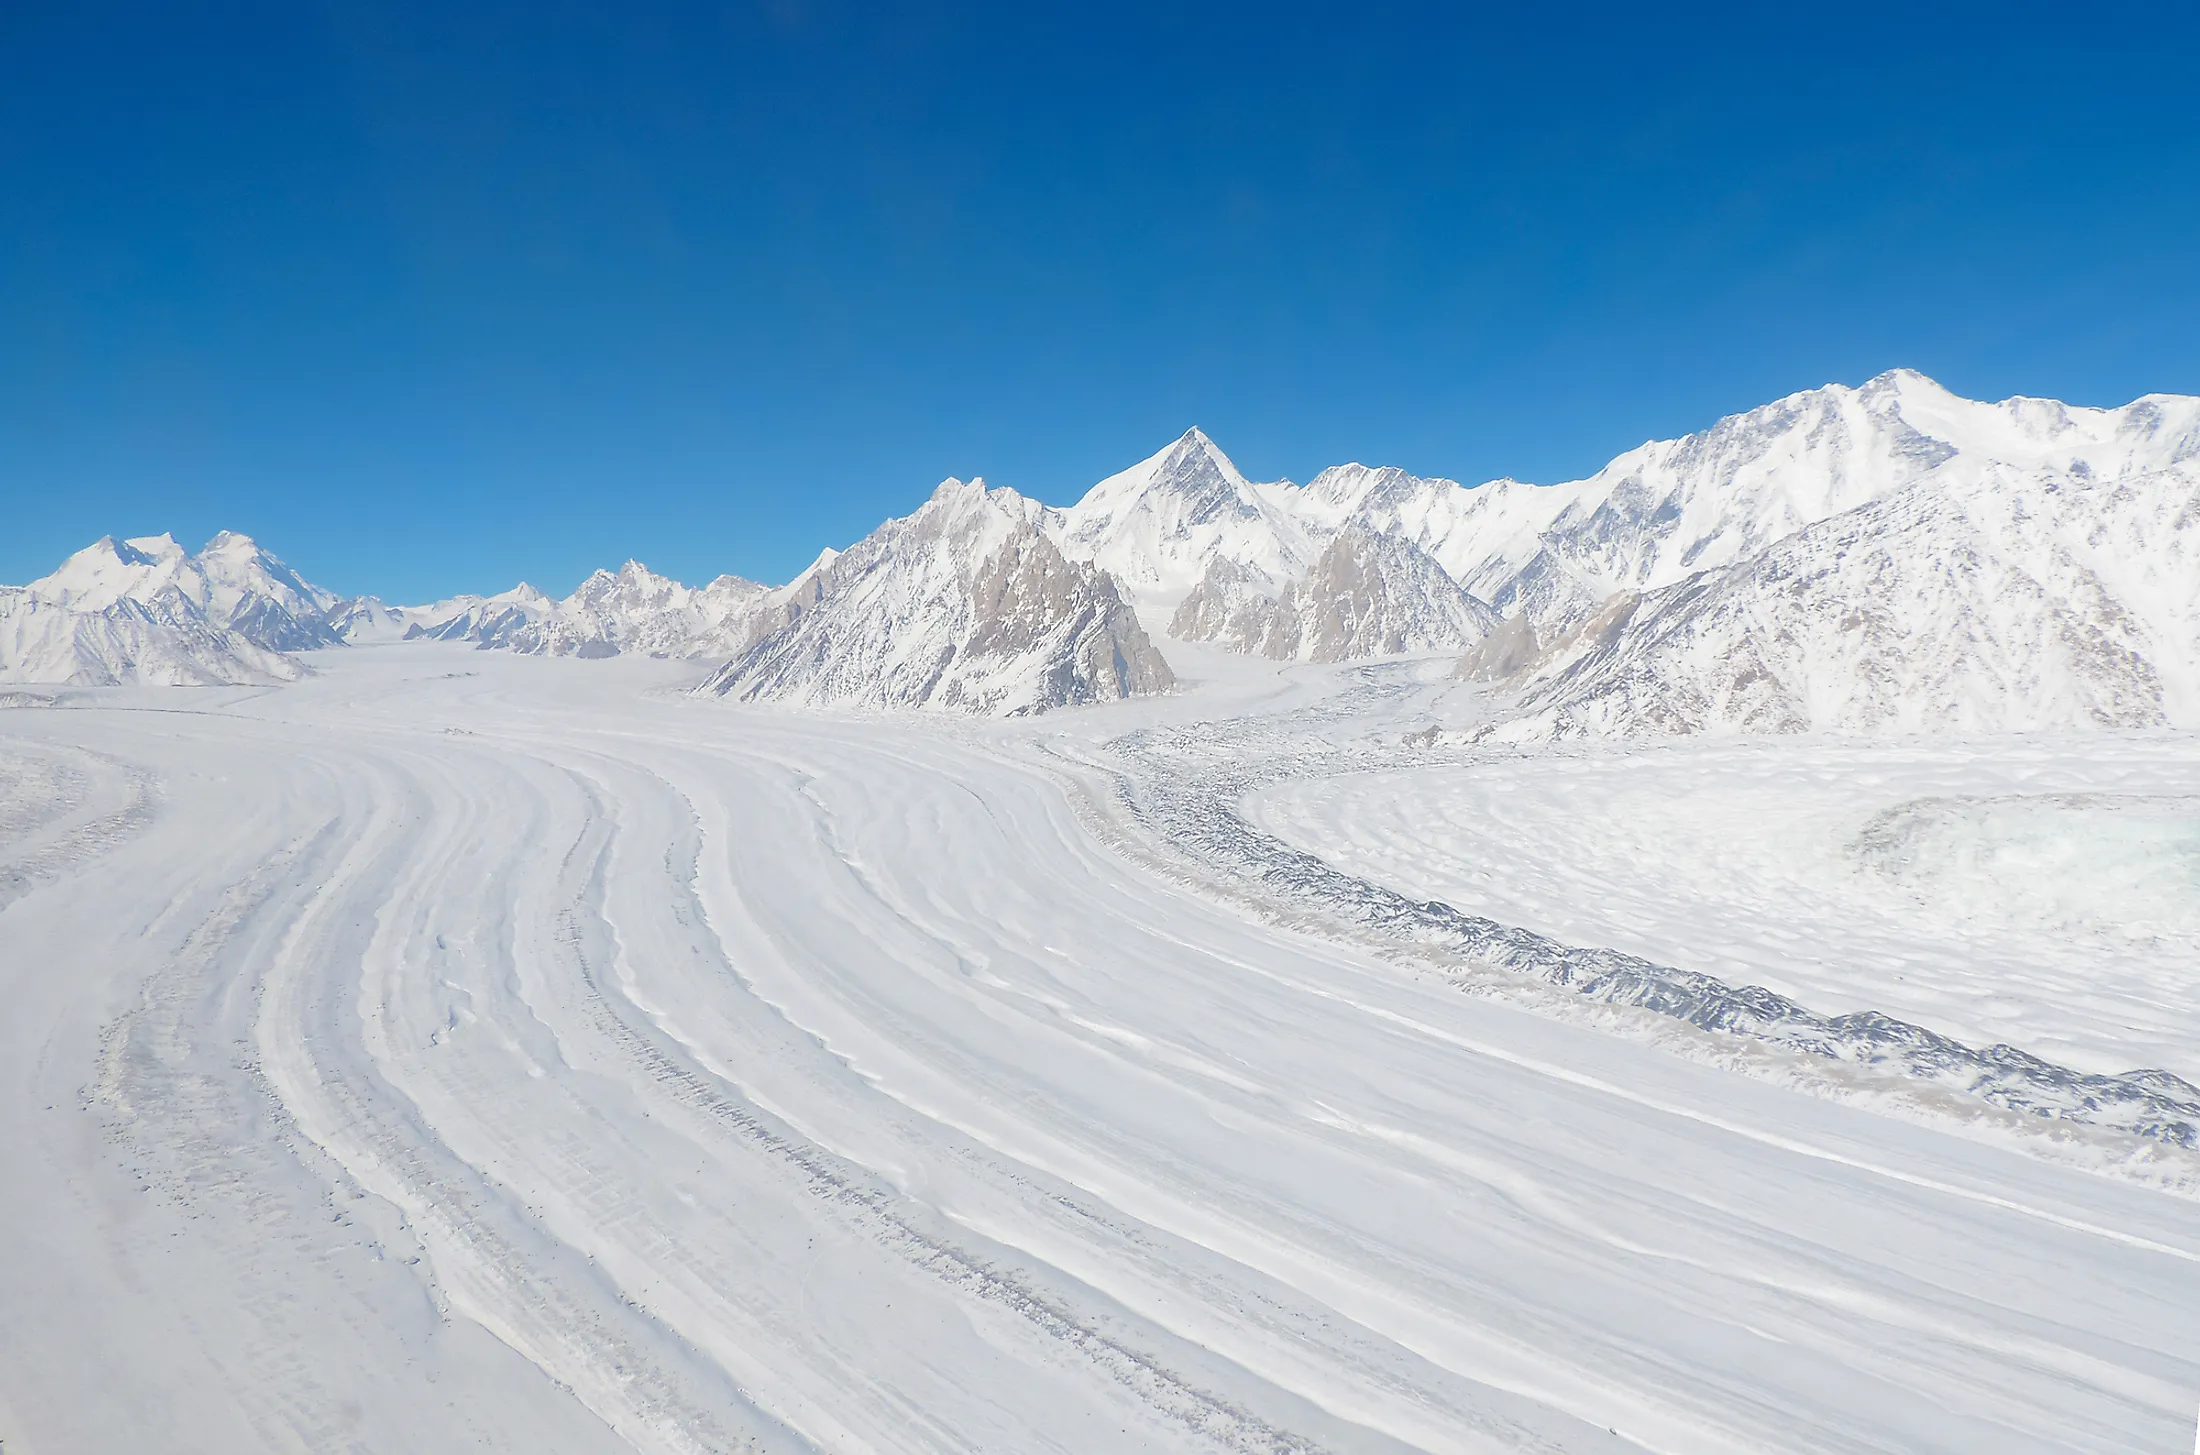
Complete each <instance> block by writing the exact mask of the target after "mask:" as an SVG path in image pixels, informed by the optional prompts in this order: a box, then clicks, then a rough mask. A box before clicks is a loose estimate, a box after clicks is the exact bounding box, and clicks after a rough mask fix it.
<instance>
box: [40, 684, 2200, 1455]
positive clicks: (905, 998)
mask: <svg viewBox="0 0 2200 1455" xmlns="http://www.w3.org/2000/svg"><path fill="white" fill-rule="evenodd" d="M667 671H669V669H661V668H656V667H653V666H651V665H650V664H646V663H644V664H630V663H595V662H589V663H572V662H533V661H513V660H508V659H501V658H493V657H485V656H477V655H475V654H472V653H460V652H457V651H445V650H444V649H441V648H433V647H431V648H426V649H421V648H408V649H403V650H399V651H390V652H377V651H361V652H358V653H355V654H350V655H348V656H347V657H346V659H345V660H344V661H343V662H341V663H331V664H329V665H328V667H327V668H326V669H325V670H323V671H321V672H320V673H318V674H317V675H316V676H314V677H313V678H310V679H309V680H307V681H306V682H304V683H302V684H299V685H298V686H296V687H294V688H290V689H286V690H285V691H284V692H282V693H277V694H271V695H266V696H258V697H253V698H250V699H246V698H243V697H241V696H240V697H237V698H232V699H219V698H217V699H213V700H211V701H210V702H209V703H206V704H202V705H201V706H200V707H198V709H197V710H194V711H191V712H162V711H150V710H144V708H145V705H146V701H147V699H144V698H128V697H119V696H118V697H117V698H114V699H111V700H110V699H95V700H94V701H93V702H92V703H91V705H88V706H87V705H84V704H79V705H76V706H73V707H70V708H67V709H55V710H51V711H37V710H24V711H13V712H11V713H10V714H9V715H8V717H7V718H6V719H5V721H4V722H0V762H5V763H7V764H9V765H15V764H25V765H32V766H27V767H24V768H22V769H20V770H16V769H13V768H12V767H11V769H10V771H11V772H12V773H13V776H12V777H10V776H7V775H4V774H0V859H7V860H8V861H9V862H15V861H17V860H20V859H22V858H23V857H24V856H25V855H27V854H33V853H39V852H42V851H41V850H39V848H38V845H39V843H43V842H47V841H49V840H50V839H51V837H52V836H54V835H65V834H66V833H68V832H70V830H69V829H68V828H67V825H66V824H65V823H64V822H63V821H64V820H65V819H69V816H70V815H72V814H73V815H76V818H75V819H74V820H70V821H72V822H75V821H83V822H90V821H93V820H99V819H102V818H109V817H112V816H113V815H114V814H115V813H118V812H121V811H122V810H123V809H124V808H126V807H127V805H129V804H130V803H132V802H134V801H135V800H134V799H133V798H132V796H131V795H132V794H133V792H135V790H134V789H133V788H131V787H130V786H129V785H130V784H133V783H136V784H150V783H151V782H153V781H154V780H156V779H157V781H158V783H159V789H158V793H157V798H153V799H148V800H147V802H148V803H149V804H151V806H150V807H148V808H147V809H146V810H145V811H144V812H143V813H142V814H140V815H139V816H138V817H137V818H134V819H132V820H131V821H130V823H129V827H128V832H127V833H122V832H120V831H115V832H109V833H106V834H105V835H104V836H103V837H99V838H98V840H97V844H96V850H97V851H96V852H89V851H87V852H75V851H72V853H71V856H70V857H68V858H66V859H65V860H64V859H62V858H59V857H49V858H47V859H44V860H42V861H41V862H42V863H46V864H47V865H49V866H50V868H51V872H50V873H48V872H45V871H41V877H39V878H38V879H37V880H36V881H35V882H30V883H28V886H27V887H26V888H24V889H23V891H22V892H21V893H19V894H17V895H16V897H15V898H13V899H12V900H11V901H9V902H8V903H6V904H5V905H4V906H0V993H4V994H5V996H6V997H7V999H6V1005H7V1007H8V1013H7V1014H6V1015H5V1016H0V1168H5V1169H6V1171H7V1172H8V1174H9V1184H10V1186H11V1188H12V1189H15V1190H16V1191H15V1193H14V1195H12V1196H11V1197H10V1198H8V1199H5V1200H0V1239H5V1240H6V1241H5V1244H4V1246H6V1247H8V1248H9V1249H10V1250H11V1256H10V1257H9V1258H7V1259H4V1260H0V1306H4V1307H6V1308H8V1309H10V1310H18V1309H31V1310H35V1311H36V1312H37V1315H38V1316H37V1318H36V1319H35V1320H25V1319H10V1320H5V1321H0V1426H4V1427H0V1439H5V1440H7V1441H9V1442H10V1448H11V1449H12V1448H15V1447H16V1446H17V1445H19V1444H20V1445H23V1446H25V1447H27V1448H30V1449H33V1450H40V1451H43V1450H48V1449H76V1450H107V1449H116V1450H120V1449H136V1448H150V1447H155V1446H157V1447H159V1448H167V1449H203V1450H209V1451H212V1450H223V1451H230V1450H257V1449H267V1450H302V1449H312V1450H320V1449H344V1448H357V1449H447V1448H460V1447H463V1448H484V1449H508V1450H530V1451H531V1450H571V1451H591V1452H593V1451H611V1450H650V1451H699V1450H707V1451H717V1450H741V1449H752V1450H831V1451H967V1450H999V1451H1030V1450H1049V1449H1051V1450H1063V1451H1110V1450H1121V1451H1134V1450H1136V1451H1145V1450H1186V1451H1213V1450H1238V1451H1264V1452H1266V1451H1307V1452H1314V1451H1339V1452H1341V1451H1378V1452H1394V1451H1407V1450H1425V1451H1545V1452H1561V1451H1564V1452H1618V1451H1643V1450H1653V1451H1666V1452H1694V1451H1735V1452H1741V1451H1762V1450H1780V1451H1811V1452H1863V1451H1883V1450H1887V1449H1995V1450H2007V1451H2017V1452H2026V1451H2041V1452H2044V1451H2049V1450H2080V1451H2102V1452H2107V1451H2126V1450H2135V1449H2152V1448H2160V1449H2177V1448H2182V1443H2183V1441H2184V1440H2185V1439H2186V1438H2187V1437H2188V1434H2189V1427H2190V1420H2191V1410H2192V1407H2193V1403H2194V1395H2195V1391H2196V1390H2200V1263H2196V1262H2195V1261H2194V1257H2193V1254H2194V1252H2195V1251H2196V1248H2195V1244H2194V1242H2193V1239H2192V1235H2191V1227H2192V1221H2191V1215H2190V1214H2191V1205H2190V1203H2189V1202H2187V1201H2185V1200H2183V1199H2181V1198H2177V1197H2173V1196H2170V1195H2168V1194H2166V1193H2163V1192H2159V1191H2155V1190H2152V1189H2149V1188H2147V1187H2144V1186H2139V1185H2135V1184H2132V1183H2129V1182H2124V1181H2118V1180H2113V1179H2108V1178H2102V1177H2096V1176H2090V1175H2086V1174H2084V1173H2082V1172H2080V1171H2077V1170H2074V1169H2072V1168H2069V1167H2061V1166H2056V1165H2052V1164H2049V1163H2045V1162H2042V1161H2039V1160H2035V1159H2032V1158H2028V1157H2025V1156H2023V1155H2021V1154H2019V1153H2018V1152H2016V1151H2014V1150H2011V1149H2009V1148H2005V1147H1999V1146H1995V1145H1989V1144H1983V1143H1980V1142H1977V1141H1973V1140H1966V1139H1964V1138H1962V1137H1959V1136H1957V1135H1954V1134H1952V1133H1951V1132H1949V1131H1945V1130H1940V1129H1936V1128H1935V1127H1933V1126H1931V1125H1921V1124H1913V1123H1910V1122H1904V1121H1897V1120H1893V1119H1889V1118H1883V1117H1878V1116H1874V1115H1871V1114H1870V1113H1868V1112H1866V1111H1864V1110H1860V1109H1858V1108H1855V1107H1851V1106H1846V1105H1842V1104H1839V1103H1835V1102H1828V1101H1823V1100H1817V1099H1813V1098H1809V1097H1805V1096H1801V1095H1798V1094H1795V1093H1793V1092H1790V1091H1787V1090H1783V1089H1782V1088H1780V1087H1778V1086H1774V1085H1770V1084H1766V1083H1764V1082H1762V1081H1757V1080H1751V1079H1748V1078H1745V1077H1741V1076H1738V1075H1735V1074H1732V1073H1729V1072H1726V1071H1722V1070H1720V1069H1718V1068H1716V1067H1713V1066H1708V1065H1701V1064H1697V1063H1695V1062H1692V1061H1688V1060H1684V1059H1681V1058H1678V1057H1674V1056H1671V1055H1669V1054H1666V1053H1664V1052H1662V1051H1660V1050H1659V1049H1658V1048H1656V1047H1655V1046H1651V1045H1647V1044H1643V1043H1640V1042H1636V1041H1630V1040H1626V1039H1622V1038H1617V1037H1612V1036H1609V1035H1606V1034H1603V1033H1600V1032H1598V1031H1596V1030H1594V1029H1592V1028H1589V1027H1585V1026H1580V1025H1575V1024H1571V1023H1569V1022H1567V1021H1564V1020H1561V1019H1555V1018H1550V1017H1544V1016H1538V1015H1534V1014H1530V1013H1527V1012H1525V1011H1523V1010H1521V1009H1518V1008H1515V1007H1511V1006H1508V1005H1506V1004H1503V1003H1499V1002H1495V1001H1491V1000H1488V999H1483V998H1477V997H1469V996H1462V995H1459V994H1458V993H1456V991H1454V990H1452V989H1451V988H1450V987H1449V986H1448V985H1446V984H1445V983H1444V982H1443V981H1442V980H1441V979H1440V978H1439V977H1417V976H1415V975H1413V974H1411V973H1408V972H1407V971H1405V970H1403V969H1401V967H1399V966H1398V965H1396V964H1393V963H1391V962H1390V961H1388V960H1385V959H1384V958H1382V957H1381V955H1380V954H1378V953H1377V950H1376V948H1375V947H1372V946H1367V945H1357V944H1354V943H1350V942H1348V941H1345V940H1341V939H1339V938H1337V937H1336V936H1334V935H1329V934H1323V935H1315V934H1306V933H1302V932H1299V931H1298V930H1295V929H1292V928H1290V927H1287V926H1285V925H1282V924H1278V923H1272V922H1270V921H1269V919H1267V918H1263V917H1261V916H1255V915H1248V914H1247V913H1245V912H1244V910H1243V909H1242V908H1238V907H1234V906H1233V905H1232V904H1231V903H1230V902H1227V900H1226V899H1225V898H1224V897H1222V896H1218V895H1217V894H1216V893H1214V892H1213V886H1212V885H1211V884H1208V883H1203V882H1199V881H1197V880H1196V878H1195V877H1194V876H1191V875H1188V874H1178V873H1168V872H1160V871H1159V870H1157V868H1156V867H1154V865H1153V864H1151V863H1150V862H1149V861H1148V859H1146V858H1143V857H1140V856H1136V855H1125V854H1123V853H1122V852H1120V851H1119V848H1118V846H1117V845H1115V844H1113V843H1111V842H1109V841H1108V840H1107V838H1106V837H1105V836H1104V835H1102V834H1097V833H1096V832H1095V831H1094V829H1095V826H1094V823H1093V819H1092V813H1091V809H1090V806H1089V805H1088V804H1085V803H1083V802H1081V801H1080V798H1079V795H1078V793H1076V792H1073V791H1071V790H1070V789H1069V788H1066V787H1065V781H1064V772H1065V770H1064V767H1063V765H1064V764H1065V763H1069V762H1071V761H1073V760H1079V759H1081V760H1083V761H1086V762H1089V763H1094V764H1106V765H1109V766H1110V768H1111V771H1113V770H1122V769H1123V763H1124V761H1125V760H1124V759H1123V758H1122V757H1120V756H1117V757H1114V758H1111V757H1110V756H1109V753H1110V750H1108V749H1107V748H1106V747H1105V746H1104V745H1105V744H1107V743H1109V742H1111V741H1118V740H1120V739H1121V738H1123V736H1124V735H1125V733H1126V732H1130V731H1136V730H1142V729H1146V728H1150V727H1152V726H1153V725H1154V720H1153V719H1152V718H1151V717H1150V716H1148V717H1141V716H1140V714H1141V713H1148V714H1150V713H1153V712H1165V711H1168V710H1171V709H1169V708H1167V707H1166V706H1164V707H1161V708H1152V709H1149V708H1139V707H1136V706H1126V707H1125V708H1123V709H1120V710H1117V709H1109V710H1106V711H1101V712H1095V713H1091V714H1082V715H1079V716H1077V717H1075V718H1068V719H1060V720H1057V721H1055V722H1053V723H1051V724H1046V723H1042V724H1039V725H1033V726H1028V727H1027V726H1017V725H1011V726H1006V727H990V726H989V727H983V728H979V727H970V726H956V725H952V724H946V725H942V724H936V723H926V722H918V721H911V720H908V719H864V718H856V717H834V716H829V715H798V714H791V713H784V712H771V711H758V710H740V709H731V708H728V707H726V706H725V705H723V704H718V703H708V704H705V703H693V702H684V701H677V700H670V699H666V698H663V697H659V696H654V695H650V694H647V693H645V692H644V691H643V690H642V689H643V688H644V687H645V686H646V685H648V682H649V681H650V680H652V679H651V678H650V677H649V674H650V673H651V672H660V673H662V672H667ZM461 673H462V674H463V675H459V674H461ZM1324 710H1326V709H1318V708H1317V709H1309V711H1310V712H1315V713H1317V714H1318V713H1319V712H1320V711H1324ZM1289 751H1290V752H1291V753H1295V754H1301V755H1302V756H1303V758H1304V761H1306V762H1307V763H1314V762H1315V761H1316V760H1317V759H1318V758H1319V756H1320V752H1319V744H1314V745H1311V746H1302V747H1294V748H1290V749H1289ZM37 765H44V766H37ZM1173 771H1176V772H1177V776H1178V778H1179V779H1180V780H1181V781H1182V782H1183V783H1184V784H1185V791H1186V792H1190V791H1191V790H1192V788H1194V787H1196V786H1198V785H1194V784H1192V783H1191V781H1190V778H1189V775H1187V774H1185V773H1183V772H1182V771H1181V769H1179V770H1173ZM71 774H74V775H76V776H75V777H73V778H72V777H71V776H70V775H71ZM102 774H104V775H107V776H106V777H104V778H99V775H102ZM95 778H97V779H98V781H99V782H101V783H105V784H106V785H107V786H106V787H104V788H97V787H96V786H95V781H94V780H95ZM1210 786H1211V784H1210ZM102 794H104V795H105V796H104V797H102V796H101V795H102ZM95 799H97V800H98V802H95V801H94V800H95ZM102 805H105V806H104V807H102ZM41 835H44V836H47V837H46V838H41V837H40V836H41ZM85 842H86V844H90V843H91V841H89V840H87V841H85ZM11 856H12V857H11ZM1320 908H1321V906H1319V905H1318V904H1316V905H1311V906H1310V907H1309V909H1310V912H1314V911H1319V910H1320ZM1310 923H1311V922H1310ZM1316 927H1317V928H1318V926H1316ZM2157 1145H2158V1146H2159V1144H2157ZM2161 1151H2162V1153H2163V1155H2181V1154H2177V1153H2176V1152H2175V1151H2174V1149H2169V1148H2161Z"/></svg>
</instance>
